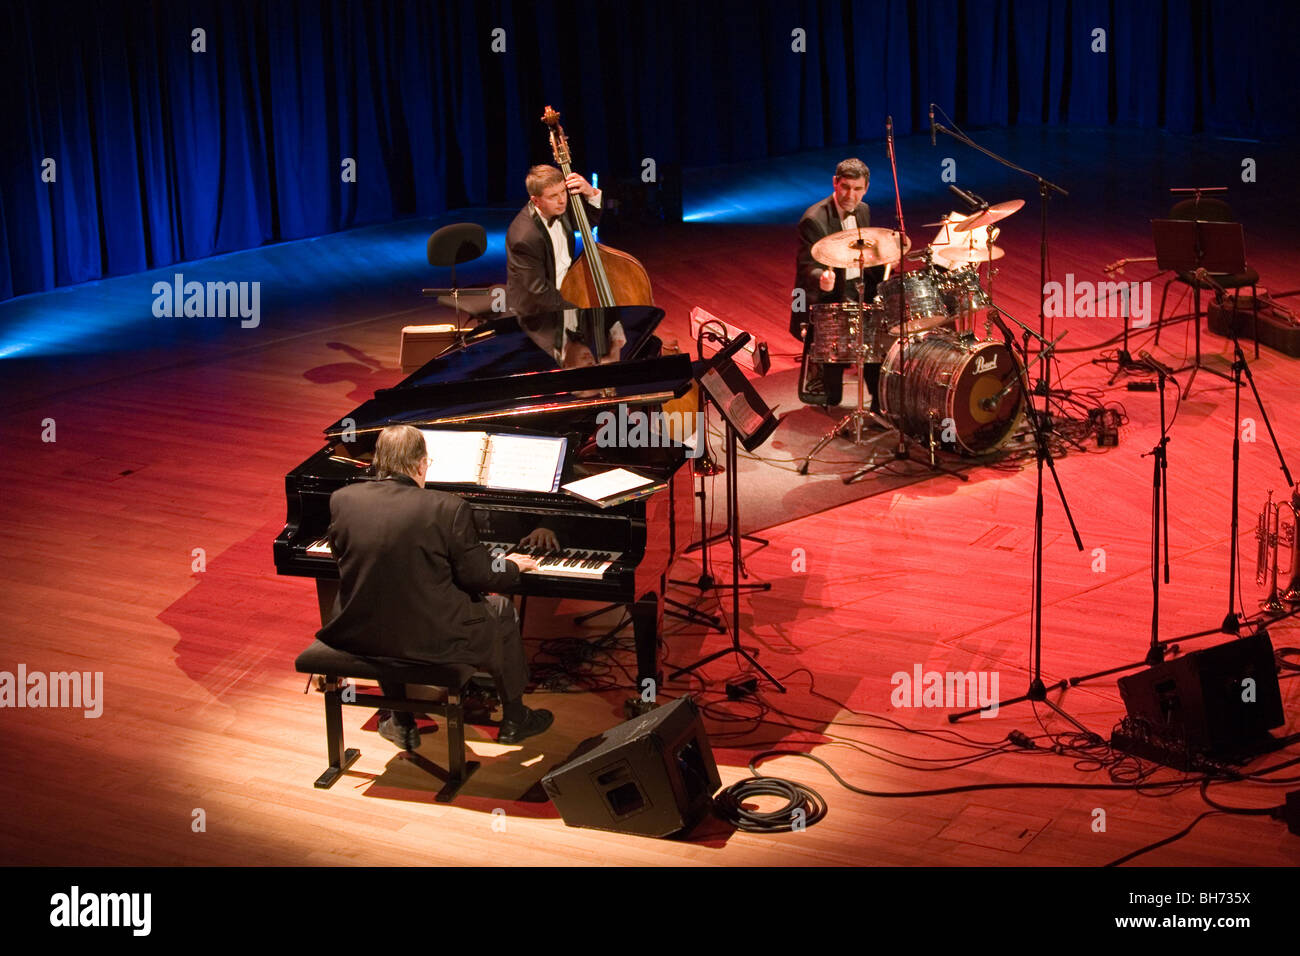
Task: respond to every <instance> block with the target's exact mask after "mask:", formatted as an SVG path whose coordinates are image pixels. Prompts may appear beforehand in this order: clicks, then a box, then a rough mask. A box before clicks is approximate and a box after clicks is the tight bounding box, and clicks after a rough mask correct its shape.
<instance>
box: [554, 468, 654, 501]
mask: <svg viewBox="0 0 1300 956" xmlns="http://www.w3.org/2000/svg"><path fill="white" fill-rule="evenodd" d="M648 484H650V479H649V478H643V477H641V476H640V475H638V474H637V473H636V472H634V471H628V470H627V469H626V468H615V469H613V470H611V471H606V472H602V473H601V474H599V475H592V476H591V477H590V478H581V479H579V480H578V481H571V482H569V483H568V484H567V485H565V486H564V490H565V491H571V492H573V493H574V494H575V495H581V496H582V497H583V498H588V499H590V500H592V501H603V500H604V499H606V498H612V497H614V496H615V495H621V494H622V493H623V492H625V491H631V490H632V489H633V488H640V487H641V486H642V485H648Z"/></svg>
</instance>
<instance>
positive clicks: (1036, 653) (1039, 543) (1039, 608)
mask: <svg viewBox="0 0 1300 956" xmlns="http://www.w3.org/2000/svg"><path fill="white" fill-rule="evenodd" d="M1001 311H1002V310H1001V309H994V310H990V314H991V315H992V316H993V320H994V321H995V322H996V323H997V324H998V327H999V328H1000V329H1001V330H1002V334H1003V336H1004V337H1005V339H1006V343H1007V348H1008V350H1010V351H1011V355H1012V359H1013V360H1014V359H1015V354H1016V348H1017V346H1016V341H1015V336H1014V335H1012V333H1011V329H1010V328H1009V327H1008V326H1007V324H1006V323H1005V322H1004V321H1002V315H1001ZM1017 324H1020V323H1017ZM1046 351H1047V350H1046V349H1045V347H1044V346H1043V344H1042V342H1041V341H1040V344H1039V352H1040V354H1042V353H1043V352H1046ZM1022 354H1023V355H1024V359H1025V360H1024V361H1023V362H1020V363H1017V364H1018V365H1019V368H1018V372H1017V374H1018V375H1019V378H1020V387H1021V389H1022V390H1027V388H1028V385H1029V372H1028V368H1029V355H1028V351H1027V350H1026V351H1025V352H1024V353H1022ZM1048 354H1050V353H1048ZM1026 405H1027V411H1028V414H1029V421H1030V424H1031V425H1032V427H1033V430H1034V448H1035V456H1034V457H1035V458H1036V460H1037V462H1038V490H1037V495H1036V497H1035V499H1034V587H1033V590H1034V612H1033V613H1034V626H1033V631H1034V634H1033V666H1032V670H1031V674H1032V676H1031V678H1030V681H1029V690H1028V692H1027V693H1025V694H1024V695H1023V696H1021V697H1011V698H1008V699H1006V700H1001V701H998V704H997V706H998V707H999V708H1001V707H1005V706H1007V705H1008V704H1018V703H1020V702H1021V701H1033V702H1035V703H1043V704H1046V705H1047V706H1048V707H1050V708H1051V709H1052V710H1054V711H1055V712H1056V713H1057V714H1058V715H1060V716H1061V717H1063V718H1065V719H1066V720H1067V721H1069V722H1070V723H1071V724H1073V725H1074V726H1075V728H1076V729H1078V730H1079V732H1080V733H1082V734H1084V735H1085V736H1086V737H1087V738H1088V739H1089V740H1097V741H1100V740H1101V738H1100V737H1098V736H1097V735H1096V734H1094V733H1093V732H1092V731H1090V730H1088V728H1086V727H1085V726H1083V724H1081V723H1079V721H1077V720H1075V719H1074V717H1072V716H1070V714H1068V713H1067V712H1066V711H1065V709H1064V708H1063V707H1061V706H1060V705H1059V704H1057V703H1056V702H1055V701H1052V700H1050V699H1048V696H1047V691H1048V688H1047V686H1046V685H1045V684H1044V683H1043V466H1044V465H1047V467H1048V468H1049V469H1050V470H1051V472H1052V480H1053V482H1055V484H1056V494H1057V496H1058V497H1059V498H1060V499H1061V507H1062V508H1063V509H1064V510H1065V517H1066V520H1067V521H1069V523H1070V531H1071V532H1072V533H1073V534H1074V544H1075V546H1076V547H1077V548H1078V549H1079V550H1080V551H1082V550H1083V539H1082V538H1081V537H1079V529H1078V528H1077V527H1076V526H1075V523H1074V516H1073V515H1072V514H1071V513H1070V505H1069V502H1067V501H1066V500H1065V489H1064V488H1062V487H1061V479H1060V476H1059V475H1057V473H1056V465H1055V463H1054V462H1053V459H1052V452H1051V449H1050V448H1048V446H1047V431H1046V429H1045V428H1044V427H1043V422H1042V420H1041V419H1040V418H1039V411H1038V409H1037V408H1036V407H1035V406H1034V403H1033V402H1032V401H1029V402H1027V403H1026ZM1066 683H1067V682H1066V681H1063V680H1062V681H1058V682H1056V683H1054V684H1053V685H1052V689H1054V690H1063V689H1064V688H1065V686H1066ZM980 712H981V709H980V708H976V709H974V710H965V711H961V712H959V713H955V714H949V715H948V722H949V723H956V722H957V721H959V720H961V719H962V718H963V717H970V716H972V715H974V714H978V713H980Z"/></svg>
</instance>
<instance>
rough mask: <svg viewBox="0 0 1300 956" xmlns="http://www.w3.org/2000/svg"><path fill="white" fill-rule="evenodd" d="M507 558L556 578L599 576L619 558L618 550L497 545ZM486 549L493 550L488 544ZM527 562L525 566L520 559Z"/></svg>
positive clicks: (522, 569)
mask: <svg viewBox="0 0 1300 956" xmlns="http://www.w3.org/2000/svg"><path fill="white" fill-rule="evenodd" d="M499 547H501V548H502V549H503V550H504V551H505V552H506V559H507V560H509V561H514V562H515V563H516V564H518V565H519V569H520V570H521V571H525V572H528V573H531V574H542V575H546V576H548V577H558V578H585V579H587V580H592V579H599V578H602V577H604V576H605V572H606V571H607V570H608V569H609V568H610V566H611V565H613V563H614V562H615V561H616V560H618V557H619V555H620V554H621V552H619V551H589V550H585V549H582V548H559V549H557V550H554V551H551V550H547V549H545V548H529V547H525V546H523V545H522V544H520V545H500V546H499ZM489 550H495V547H494V546H491V545H490V546H489ZM521 558H522V559H523V560H524V561H527V562H529V564H530V565H531V567H525V566H524V564H523V563H522V562H521V561H520V559H521Z"/></svg>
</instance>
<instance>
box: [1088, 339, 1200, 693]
mask: <svg viewBox="0 0 1300 956" xmlns="http://www.w3.org/2000/svg"><path fill="white" fill-rule="evenodd" d="M1134 364H1137V365H1140V366H1141V367H1142V368H1144V369H1147V370H1148V371H1154V372H1155V373H1156V375H1158V376H1159V378H1160V440H1159V441H1158V442H1156V444H1155V446H1154V447H1153V448H1152V449H1151V450H1150V451H1149V452H1145V453H1143V456H1142V457H1143V458H1145V457H1146V456H1147V455H1150V456H1151V644H1150V645H1149V646H1148V648H1147V656H1146V657H1145V658H1143V659H1142V660H1140V661H1133V662H1131V663H1128V664H1120V665H1119V666H1117V667H1108V668H1106V669H1105V670H1102V671H1094V672H1093V673H1091V674H1084V675H1083V676H1081V677H1071V678H1069V685H1070V686H1071V687H1077V686H1078V685H1080V684H1082V683H1085V682H1087V681H1091V680H1096V679H1097V678H1098V677H1109V676H1110V675H1111V674H1119V673H1122V672H1124V671H1130V670H1133V669H1134V668H1137V667H1142V666H1144V665H1145V666H1147V667H1155V666H1156V665H1157V664H1159V663H1160V662H1161V661H1163V660H1164V659H1165V646H1166V645H1169V644H1172V645H1174V646H1175V647H1176V646H1177V645H1176V642H1177V641H1179V640H1185V638H1173V639H1171V640H1167V641H1162V640H1160V571H1161V561H1160V546H1161V533H1162V532H1163V534H1164V539H1163V542H1164V579H1165V584H1168V583H1169V475H1168V469H1169V455H1168V445H1169V435H1168V434H1167V432H1168V427H1167V426H1166V425H1165V379H1166V378H1168V377H1169V376H1167V375H1166V374H1165V371H1164V369H1162V368H1157V367H1155V366H1148V365H1146V364H1145V363H1134ZM1173 382H1174V385H1175V387H1177V386H1178V380H1177V379H1174V380H1173Z"/></svg>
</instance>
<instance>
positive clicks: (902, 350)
mask: <svg viewBox="0 0 1300 956" xmlns="http://www.w3.org/2000/svg"><path fill="white" fill-rule="evenodd" d="M885 145H886V146H887V148H888V151H889V166H890V169H891V170H892V171H893V174H894V216H895V218H896V219H897V220H898V268H897V271H896V272H895V275H896V276H897V277H898V305H899V308H898V404H899V409H900V412H901V409H902V406H903V397H904V395H906V393H907V336H908V334H909V333H910V331H911V327H910V322H911V319H912V313H911V309H910V307H909V306H908V302H907V276H906V274H905V272H904V268H905V261H906V260H905V254H906V252H907V247H908V246H909V245H910V242H909V241H908V238H907V226H906V224H905V223H904V220H903V197H902V194H901V193H900V192H899V189H898V163H897V161H896V158H895V156H894V119H893V117H892V116H891V117H887V118H886V125H885ZM886 321H888V313H886ZM859 324H861V322H859ZM877 387H878V388H879V389H880V390H881V391H882V392H884V391H885V389H886V388H887V384H886V382H885V381H884V375H881V381H880V385H879V386H877ZM894 431H895V432H896V433H897V434H898V447H897V448H895V449H894V457H893V458H887V459H885V460H884V461H881V462H875V463H872V464H867V465H863V466H862V467H861V468H859V469H858V470H857V471H855V472H853V473H852V474H849V475H845V476H844V479H843V481H844V483H845V484H846V485H851V484H853V483H854V482H855V481H857V480H858V479H860V478H863V477H865V476H867V475H869V474H870V473H871V472H873V471H876V470H877V469H880V468H884V467H886V466H887V465H889V464H891V463H892V462H896V461H916V459H915V458H913V457H912V452H911V447H910V445H909V444H908V437H907V432H906V431H905V430H904V428H903V426H902V423H901V422H900V423H899V424H898V425H897V426H896V427H895V428H894ZM929 445H930V461H929V462H928V467H929V468H930V470H931V471H933V472H939V473H942V474H945V475H951V476H952V477H954V478H957V479H960V480H961V481H969V480H970V479H969V478H968V477H967V476H966V475H963V474H962V473H961V472H959V471H954V470H953V469H951V468H948V467H946V466H944V465H941V464H939V462H938V461H937V460H936V458H935V456H934V453H935V442H934V422H933V421H931V423H930V442H929ZM920 464H926V463H925V462H921V463H920Z"/></svg>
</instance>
